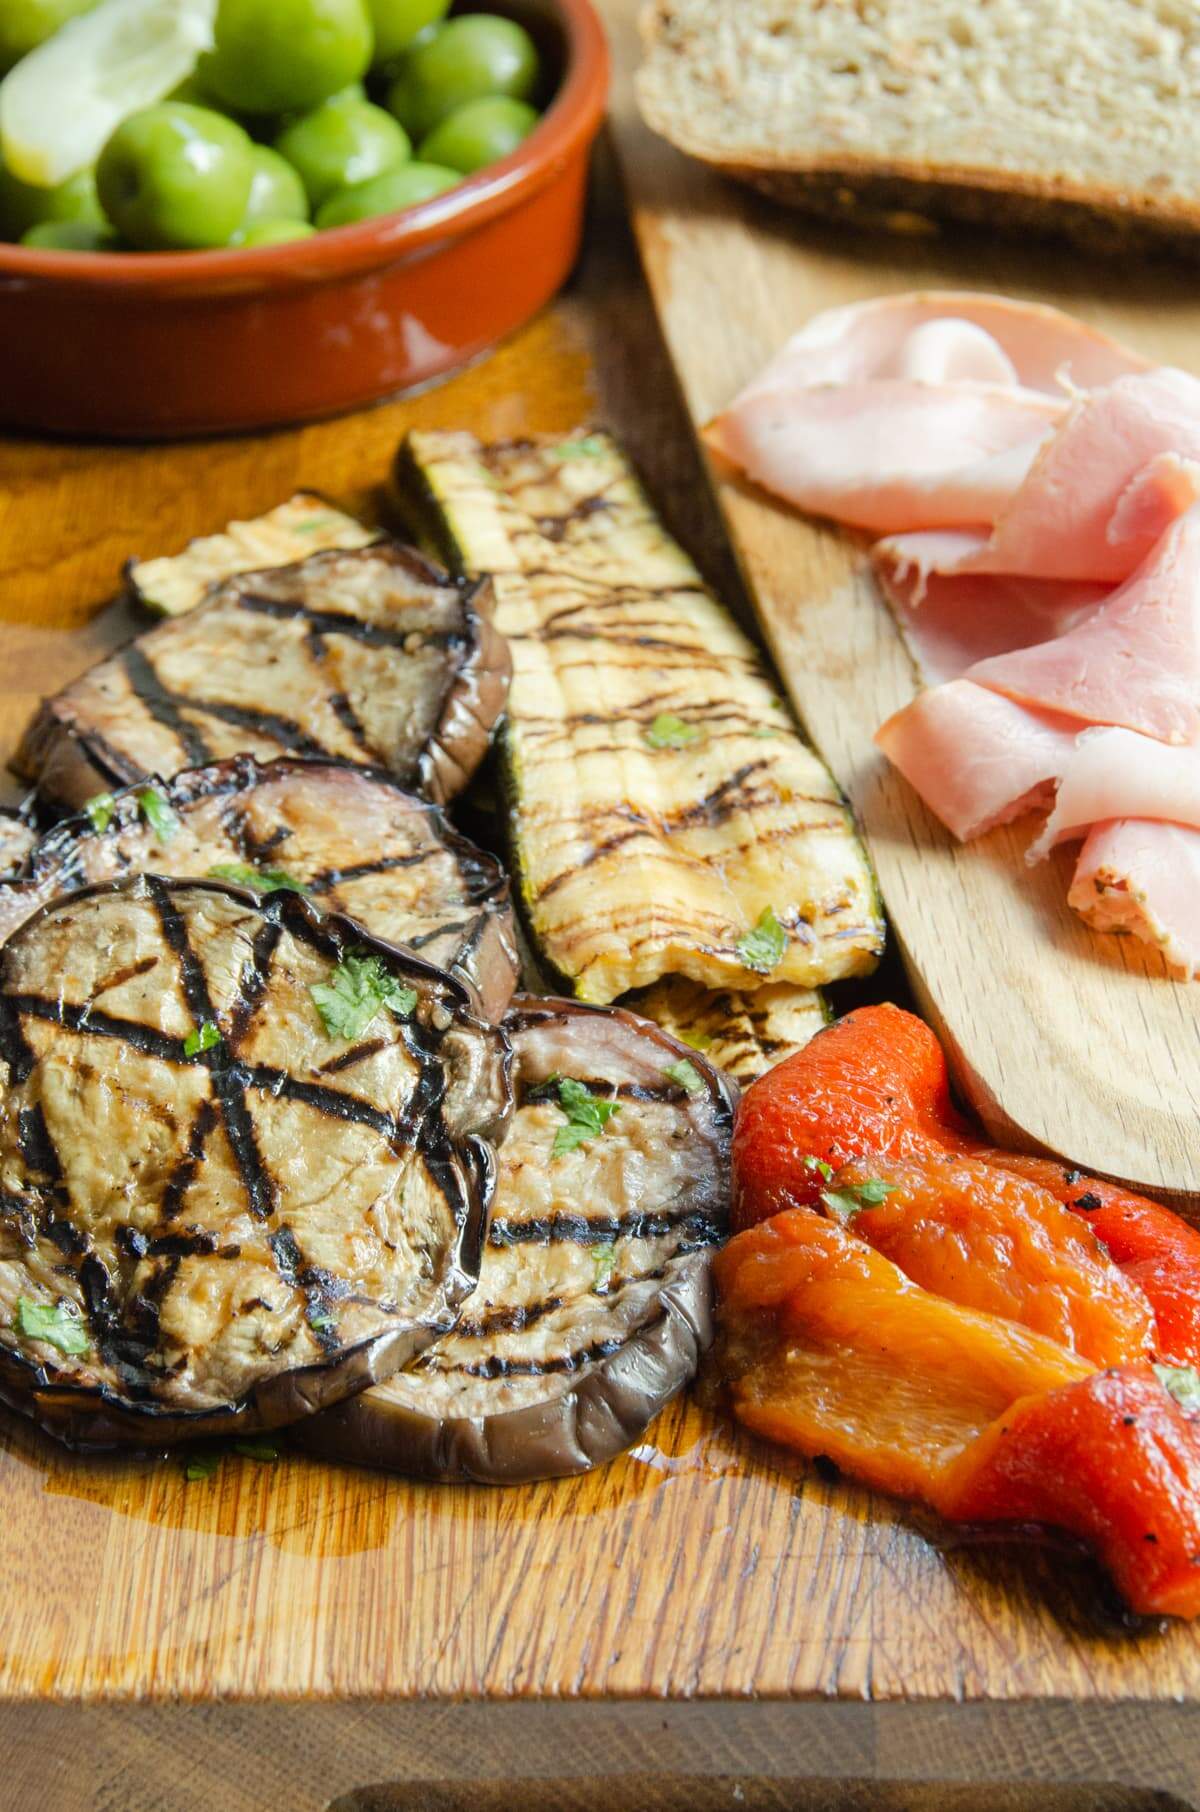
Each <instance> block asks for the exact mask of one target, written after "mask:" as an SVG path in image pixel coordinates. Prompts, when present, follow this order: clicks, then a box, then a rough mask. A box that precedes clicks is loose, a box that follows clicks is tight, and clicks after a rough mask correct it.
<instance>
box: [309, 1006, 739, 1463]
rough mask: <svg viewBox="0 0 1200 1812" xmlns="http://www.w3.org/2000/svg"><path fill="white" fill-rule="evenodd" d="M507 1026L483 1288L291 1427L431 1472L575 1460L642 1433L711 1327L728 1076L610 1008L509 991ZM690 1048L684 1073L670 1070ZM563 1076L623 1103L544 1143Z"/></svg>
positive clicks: (323, 1446) (561, 1122)
mask: <svg viewBox="0 0 1200 1812" xmlns="http://www.w3.org/2000/svg"><path fill="white" fill-rule="evenodd" d="M505 1027H506V1029H507V1031H508V1033H509V1037H510V1039H511V1041H512V1044H513V1052H514V1078H515V1088H516V1097H517V1108H516V1112H515V1115H514V1119H513V1122H512V1126H511V1128H510V1131H509V1134H508V1137H507V1138H506V1140H505V1142H504V1144H503V1146H502V1147H501V1149H500V1152H499V1154H498V1167H499V1168H498V1180H497V1186H496V1196H495V1201H494V1206H493V1214H492V1220H491V1229H490V1234H489V1241H488V1246H487V1250H486V1252H485V1254H484V1259H483V1264H482V1267H481V1270H480V1279H479V1284H478V1286H477V1288H476V1291H475V1293H474V1295H473V1296H472V1298H471V1300H470V1302H469V1303H468V1305H467V1308H466V1311H465V1314H464V1317H463V1319H462V1320H461V1321H460V1322H459V1323H458V1324H457V1326H456V1327H455V1328H454V1329H453V1331H452V1332H451V1333H449V1334H447V1335H446V1336H444V1337H443V1338H442V1339H441V1340H439V1341H437V1342H435V1343H434V1345H432V1346H430V1347H429V1348H427V1349H426V1351H425V1352H424V1353H423V1354H421V1355H420V1357H419V1358H418V1359H417V1360H415V1361H414V1362H413V1364H412V1365H411V1366H410V1367H409V1368H408V1369H407V1370H406V1371H405V1372H403V1373H402V1374H397V1375H395V1376H394V1377H393V1378H391V1379H390V1380H389V1381H388V1382H387V1383H386V1384H383V1385H381V1386H379V1387H377V1388H375V1389H373V1390H371V1391H369V1392H366V1393H365V1394H364V1395H363V1396H362V1397H359V1398H356V1399H355V1400H354V1402H353V1403H348V1404H345V1405H342V1406H340V1407H339V1408H338V1409H337V1410H335V1411H332V1412H330V1413H329V1414H326V1415H324V1416H321V1417H318V1418H316V1419H315V1420H314V1421H313V1422H311V1423H308V1424H306V1425H305V1426H304V1427H303V1428H302V1429H301V1430H300V1431H299V1434H300V1438H301V1440H302V1441H303V1442H304V1443H305V1444H306V1445H308V1446H311V1447H314V1448H316V1450H317V1451H320V1452H323V1453H329V1454H334V1455H336V1454H342V1455H344V1456H348V1457H352V1458H359V1459H366V1460H368V1461H370V1462H371V1463H375V1464H381V1465H390V1466H392V1467H395V1468H396V1469H398V1470H402V1471H403V1470H416V1471H419V1472H420V1471H424V1472H433V1473H435V1474H436V1475H437V1476H443V1477H457V1476H466V1477H481V1478H495V1479H499V1478H520V1477H537V1476H543V1475H548V1474H552V1473H559V1472H570V1471H578V1470H582V1469H583V1468H584V1467H585V1466H587V1465H590V1464H597V1463H599V1461H601V1460H602V1459H607V1458H609V1457H611V1455H612V1454H613V1453H615V1452H618V1451H619V1450H620V1448H621V1447H622V1446H624V1445H627V1444H628V1442H629V1441H631V1440H634V1439H636V1436H637V1434H638V1432H639V1431H640V1429H641V1428H643V1427H644V1426H645V1425H646V1423H647V1422H648V1421H649V1420H650V1419H651V1417H652V1416H653V1415H654V1414H656V1413H657V1411H658V1409H660V1408H661V1407H662V1405H663V1403H665V1402H666V1401H667V1399H668V1398H669V1397H670V1396H672V1395H673V1394H674V1393H675V1392H676V1391H677V1390H679V1389H680V1388H681V1387H682V1385H683V1384H684V1383H685V1382H686V1381H687V1379H688V1378H689V1377H690V1376H691V1373H692V1371H693V1370H694V1367H695V1362H696V1357H697V1352H698V1350H699V1348H700V1347H702V1346H703V1345H704V1344H706V1342H707V1339H708V1337H709V1319H708V1270H707V1267H708V1249H709V1248H710V1247H711V1246H712V1245H713V1244H714V1243H715V1242H717V1241H719V1240H720V1239H722V1238H723V1237H724V1235H725V1232H726V1230H727V1219H728V1206H729V1204H728V1188H729V1172H728V1146H729V1136H730V1129H731V1124H732V1117H733V1112H732V1099H731V1096H730V1094H729V1092H728V1090H727V1088H726V1086H725V1085H724V1084H723V1083H722V1081H721V1080H720V1078H719V1077H718V1075H717V1074H716V1072H714V1071H713V1070H712V1069H711V1068H710V1067H709V1066H708V1065H707V1064H706V1063H705V1061H704V1059H703V1058H702V1057H691V1058H689V1057H688V1056H687V1053H686V1051H685V1049H684V1048H683V1047H681V1046H679V1045H677V1044H675V1043H674V1042H673V1041H671V1040H670V1039H668V1038H666V1037H664V1035H663V1034H662V1033H661V1032H660V1031H659V1030H658V1029H657V1028H656V1027H653V1026H651V1025H650V1024H649V1023H648V1022H646V1021H644V1020H639V1019H637V1018H635V1017H634V1016H633V1015H632V1014H629V1013H626V1012H623V1011H621V1010H619V1009H612V1010H603V1009H595V1008H588V1007H581V1006H578V1005H576V1004H575V1003H568V1002H558V1001H534V1000H531V999H529V998H528V997H520V998H519V1000H518V1002H517V1004H516V1005H515V1006H514V1008H513V1010H512V1011H511V1012H510V1014H509V1016H508V1018H507V1019H506V1021H505ZM685 1059H686V1060H687V1061H689V1062H690V1063H691V1065H692V1077H689V1078H688V1079H689V1080H693V1079H694V1086H693V1088H692V1089H689V1088H687V1087H685V1086H683V1085H682V1084H681V1083H680V1082H679V1080H678V1078H677V1076H676V1077H672V1076H667V1075H666V1074H665V1071H666V1070H667V1068H668V1067H674V1066H676V1065H678V1064H679V1063H680V1062H682V1061H684V1060H685ZM563 1075H566V1076H570V1077H572V1078H573V1079H575V1080H577V1081H583V1082H584V1083H585V1085H586V1086H587V1087H588V1088H589V1089H590V1090H591V1091H592V1092H594V1093H597V1094H600V1095H602V1096H603V1097H605V1098H606V1099H610V1100H618V1101H619V1102H620V1111H619V1112H618V1113H617V1114H615V1115H613V1116H612V1118H611V1119H610V1120H609V1121H608V1124H607V1126H606V1127H605V1130H604V1131H603V1132H602V1133H600V1134H598V1135H596V1136H594V1137H592V1138H590V1139H588V1140H587V1141H585V1142H584V1143H583V1144H581V1145H580V1146H578V1147H577V1148H576V1149H575V1150H574V1151H571V1152H566V1153H562V1154H560V1155H558V1156H556V1155H555V1154H554V1142H555V1136H556V1134H557V1132H558V1130H559V1129H560V1128H561V1127H563V1126H565V1125H566V1124H567V1121H566V1117H565V1115H564V1114H563V1112H562V1111H561V1107H560V1105H559V1097H558V1090H557V1082H556V1078H557V1077H559V1076H563Z"/></svg>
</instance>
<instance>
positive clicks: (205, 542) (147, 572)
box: [125, 491, 379, 617]
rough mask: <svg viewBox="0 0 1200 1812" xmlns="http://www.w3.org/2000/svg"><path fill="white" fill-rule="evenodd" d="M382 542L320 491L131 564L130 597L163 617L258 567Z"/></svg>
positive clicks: (300, 493) (128, 567) (303, 494)
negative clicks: (173, 551) (177, 550)
mask: <svg viewBox="0 0 1200 1812" xmlns="http://www.w3.org/2000/svg"><path fill="white" fill-rule="evenodd" d="M378 538H379V533H378V530H376V529H369V528H364V526H363V524H362V523H361V522H359V521H357V520H356V518H355V517H353V516H347V514H346V512H345V511H344V510H339V509H338V508H337V507H336V506H335V505H334V504H332V503H330V502H329V500H328V498H326V497H322V496H320V495H319V494H318V493H317V492H316V491H297V492H296V494H295V496H293V497H289V498H288V499H287V501H286V503H279V504H276V506H275V508H274V509H273V510H268V511H267V513H266V514H265V515H264V516H253V517H251V518H250V520H249V521H247V522H230V523H227V524H226V526H225V529H224V531H223V532H222V533H221V534H219V535H202V536H200V537H199V539H198V540H195V541H189V542H188V544H187V546H186V547H185V548H184V550H183V552H182V553H179V554H166V555H164V556H162V557H161V558H160V559H157V560H130V561H129V562H128V564H127V565H126V568H125V584H126V587H127V588H128V591H129V593H130V596H131V597H133V598H134V599H135V601H136V602H137V603H139V604H144V605H145V606H146V608H147V609H148V610H153V611H157V612H158V614H159V615H160V616H164V617H181V616H183V615H184V613H185V612H186V611H189V610H193V609H194V608H195V606H196V605H197V604H198V603H199V602H200V600H201V598H202V597H203V596H204V594H205V592H206V591H207V590H208V589H209V587H210V586H211V585H220V584H221V583H222V582H223V581H224V580H226V579H232V578H233V577H234V576H235V574H237V573H248V572H254V571H256V570H257V569H258V568H259V567H266V566H291V565H292V564H293V562H294V561H296V560H307V559H308V556H309V555H310V554H318V553H321V552H322V551H323V550H324V549H325V548H329V547H366V546H368V544H369V543H370V542H372V541H376V540H378Z"/></svg>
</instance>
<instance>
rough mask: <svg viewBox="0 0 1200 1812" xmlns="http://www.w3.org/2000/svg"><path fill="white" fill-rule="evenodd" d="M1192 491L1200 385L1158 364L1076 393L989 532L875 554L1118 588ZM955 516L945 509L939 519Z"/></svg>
mask: <svg viewBox="0 0 1200 1812" xmlns="http://www.w3.org/2000/svg"><path fill="white" fill-rule="evenodd" d="M929 426H930V427H936V422H934V421H932V420H931V422H930V424H929ZM1197 496H1200V382H1197V380H1196V379H1195V378H1193V377H1189V376H1188V374H1187V373H1186V372H1184V371H1175V370H1172V369H1171V368H1170V367H1162V368H1159V369H1156V370H1154V371H1146V372H1141V373H1138V374H1137V375H1134V376H1129V377H1122V378H1118V379H1117V380H1116V381H1115V382H1114V383H1112V384H1108V385H1106V386H1105V387H1104V388H1102V389H1100V390H1097V391H1094V392H1092V393H1090V394H1085V395H1081V396H1079V397H1078V398H1077V400H1076V401H1075V402H1074V403H1073V405H1072V406H1071V408H1070V410H1069V412H1068V413H1067V414H1066V416H1065V418H1064V419H1063V421H1062V423H1061V425H1060V426H1059V427H1058V429H1057V432H1055V433H1054V434H1053V435H1051V436H1049V437H1048V438H1047V439H1046V440H1045V442H1044V444H1043V445H1042V446H1041V447H1040V449H1039V450H1038V452H1037V455H1036V458H1035V459H1034V460H1033V461H1032V462H1031V464H1030V467H1029V469H1028V473H1027V475H1025V477H1024V480H1023V482H1022V483H1021V484H1020V486H1019V487H1018V489H1017V490H1016V492H1015V493H1014V494H1013V496H1012V498H1011V501H1008V502H1007V504H1006V505H1002V506H1001V508H1000V510H999V512H998V514H997V519H996V523H995V527H994V529H993V530H992V531H991V533H990V534H988V533H987V532H986V531H984V532H982V533H980V534H978V535H977V536H972V537H970V538H962V537H959V536H953V537H949V536H941V535H939V536H932V535H928V534H925V533H920V532H918V533H911V534H905V535H899V536H895V537H893V538H891V539H889V540H888V541H886V542H885V543H884V544H883V546H882V547H880V548H878V549H877V550H876V555H877V558H881V559H883V560H885V561H887V562H888V563H890V564H892V565H904V566H909V567H912V568H914V569H915V570H916V571H917V572H918V573H919V574H922V575H925V574H929V573H941V574H943V575H945V576H947V577H948V576H950V575H953V574H964V573H1010V574H1022V575H1025V576H1031V577H1036V578H1039V579H1071V580H1080V579H1082V580H1099V581H1104V582H1106V583H1108V584H1116V583H1119V582H1120V580H1122V579H1126V578H1128V577H1129V575H1130V573H1132V572H1133V571H1134V569H1135V568H1136V567H1137V566H1138V565H1139V564H1140V563H1141V562H1142V561H1143V560H1144V559H1145V558H1146V556H1147V554H1148V553H1149V552H1150V550H1151V548H1152V547H1153V546H1154V544H1155V542H1156V541H1157V540H1158V539H1159V537H1160V536H1161V535H1162V533H1163V532H1164V530H1165V529H1167V528H1169V527H1170V525H1171V523H1172V522H1174V520H1175V518H1176V517H1177V516H1179V515H1180V514H1181V513H1182V511H1184V510H1186V509H1187V508H1188V506H1189V505H1190V504H1192V503H1194V502H1195V501H1196V498H1197ZM952 501H953V500H952ZM959 520H960V518H959V517H958V516H957V515H955V514H944V515H942V516H941V518H940V521H939V526H940V527H949V526H950V525H951V524H953V523H957V522H958V521H959ZM927 526H928V525H927V524H921V523H916V522H914V523H913V524H912V528H913V529H914V530H921V529H922V528H924V527H927Z"/></svg>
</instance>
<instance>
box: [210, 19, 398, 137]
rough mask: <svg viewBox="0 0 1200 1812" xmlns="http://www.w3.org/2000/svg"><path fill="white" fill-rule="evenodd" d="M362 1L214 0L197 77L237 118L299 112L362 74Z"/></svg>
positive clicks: (365, 23)
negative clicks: (210, 32) (207, 47)
mask: <svg viewBox="0 0 1200 1812" xmlns="http://www.w3.org/2000/svg"><path fill="white" fill-rule="evenodd" d="M373 49H374V34H373V32H372V30H371V20H370V16H369V14H368V12H367V5H366V0H219V5H218V7H217V18H216V25H215V28H214V43H213V48H212V50H211V51H210V52H209V53H208V55H207V56H205V57H204V58H202V60H201V62H200V67H199V74H200V80H201V81H202V82H203V83H204V85H205V86H206V87H207V88H209V89H211V91H212V93H213V94H214V95H215V96H216V97H217V99H218V100H220V101H223V102H224V104H225V105H226V106H227V107H232V108H233V109H234V111H235V112H237V113H301V112H307V110H308V109H309V108H310V107H316V106H317V105H319V103H320V102H321V101H325V100H328V99H329V96H330V95H331V94H336V93H337V91H338V89H339V88H345V87H346V85H347V83H349V82H357V81H359V80H360V79H361V77H362V76H364V75H365V74H366V72H367V68H368V66H369V64H370V61H371V53H372V51H373Z"/></svg>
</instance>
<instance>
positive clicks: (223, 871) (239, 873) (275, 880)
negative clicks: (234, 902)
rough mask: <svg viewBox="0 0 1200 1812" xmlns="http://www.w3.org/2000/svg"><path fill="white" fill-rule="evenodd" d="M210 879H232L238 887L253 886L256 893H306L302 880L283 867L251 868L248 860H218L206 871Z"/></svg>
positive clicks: (306, 889)
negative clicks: (298, 879)
mask: <svg viewBox="0 0 1200 1812" xmlns="http://www.w3.org/2000/svg"><path fill="white" fill-rule="evenodd" d="M208 875H209V879H210V880H212V881H233V882H234V883H235V885H237V886H238V887H253V888H254V889H255V891H256V892H258V893H307V892H308V888H307V887H306V886H305V885H304V882H303V881H297V879H296V877H295V875H290V874H288V872H287V870H286V869H285V868H252V867H251V866H250V864H249V862H218V863H217V864H216V867H215V868H210V869H209V871H208Z"/></svg>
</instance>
